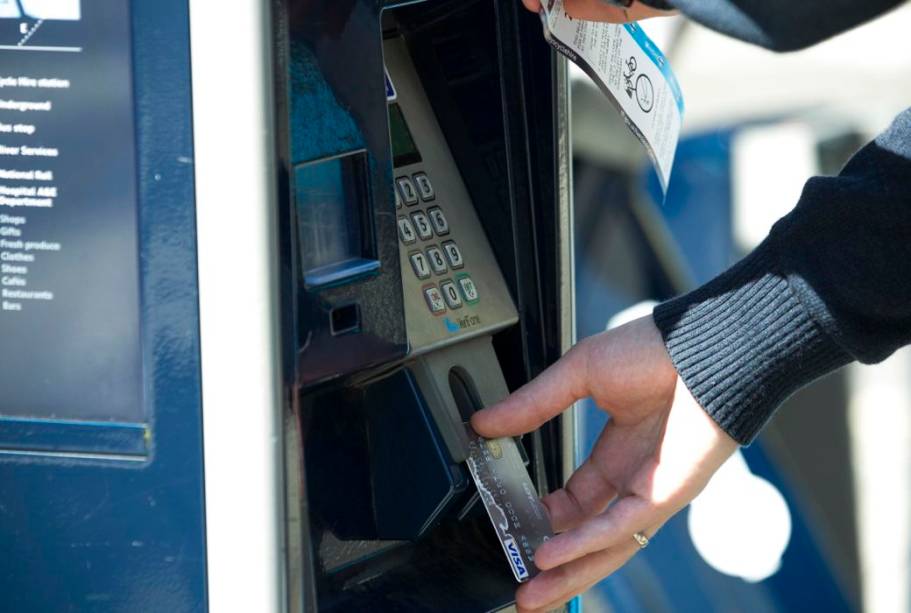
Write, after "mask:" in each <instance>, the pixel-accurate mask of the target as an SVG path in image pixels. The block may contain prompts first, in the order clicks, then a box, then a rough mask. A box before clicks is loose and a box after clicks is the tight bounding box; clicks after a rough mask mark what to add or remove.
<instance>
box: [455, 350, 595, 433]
mask: <svg viewBox="0 0 911 613" xmlns="http://www.w3.org/2000/svg"><path fill="white" fill-rule="evenodd" d="M588 347H589V344H588V343H586V342H584V341H583V342H581V343H579V344H578V345H576V346H575V347H573V348H572V349H571V350H569V351H568V352H567V353H566V355H564V356H563V357H562V358H560V359H559V360H558V361H557V362H555V363H554V364H553V365H552V366H550V368H548V369H547V370H545V371H544V372H542V373H541V374H540V375H538V377H537V378H535V379H534V380H533V381H530V382H529V383H527V384H526V385H524V386H522V387H521V388H519V389H518V390H516V392H514V393H513V394H512V395H510V396H509V397H508V398H506V399H505V400H503V401H502V402H499V403H497V404H495V405H493V406H491V407H489V408H487V409H483V410H481V411H478V412H477V413H475V414H474V415H472V417H471V426H472V427H473V428H474V430H475V432H477V433H478V434H480V435H481V436H485V437H487V438H497V437H501V436H518V435H520V434H525V433H526V432H531V431H532V430H536V429H537V428H539V427H540V426H541V425H542V424H544V423H545V422H546V421H548V420H550V419H551V418H552V417H554V416H556V415H559V414H560V413H562V412H563V411H564V410H565V409H566V408H567V407H568V406H569V405H571V404H572V403H574V402H575V401H577V400H579V399H581V398H585V397H586V396H588V395H589V385H588V355H589V350H588Z"/></svg>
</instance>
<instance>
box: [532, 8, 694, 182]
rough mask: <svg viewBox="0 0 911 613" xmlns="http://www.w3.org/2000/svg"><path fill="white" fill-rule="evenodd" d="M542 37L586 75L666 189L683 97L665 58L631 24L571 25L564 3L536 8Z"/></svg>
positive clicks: (584, 23) (575, 22)
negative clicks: (643, 151) (638, 144)
mask: <svg viewBox="0 0 911 613" xmlns="http://www.w3.org/2000/svg"><path fill="white" fill-rule="evenodd" d="M540 15H541V21H542V22H543V24H544V37H545V38H546V39H547V42H548V43H550V45H551V46H553V47H554V48H555V49H556V50H557V51H559V52H560V53H562V54H563V55H565V56H566V57H568V58H569V59H570V60H571V61H572V62H573V63H575V64H576V65H577V66H579V68H581V69H582V70H583V71H585V73H586V74H588V76H589V77H591V79H592V80H593V81H594V82H595V83H596V84H597V85H598V87H599V88H600V89H601V91H602V92H604V94H605V95H606V96H607V98H608V99H609V100H610V101H611V102H612V103H613V104H614V106H615V107H616V108H617V110H618V111H619V112H620V114H621V115H622V116H623V119H624V121H625V122H626V125H627V126H629V129H630V130H631V131H632V132H633V134H635V135H636V137H637V138H638V139H639V140H640V141H641V142H642V144H643V146H644V147H645V149H646V151H647V152H648V154H649V157H650V158H651V160H652V163H653V164H654V165H655V170H656V171H657V172H658V178H659V180H660V181H661V186H662V188H663V189H664V190H665V191H667V185H668V182H669V180H670V176H671V169H672V167H673V165H674V153H675V152H676V150H677V141H678V140H679V137H680V129H681V126H682V124H683V112H684V104H683V94H682V92H681V91H680V86H679V84H678V83H677V79H676V77H675V76H674V73H673V72H672V71H671V68H670V65H669V64H668V61H667V58H665V57H664V54H662V53H661V51H660V50H659V49H658V47H657V46H655V44H654V43H653V42H652V41H651V40H650V39H649V38H648V36H646V34H645V32H643V31H642V28H641V27H640V26H639V25H638V24H636V23H624V24H614V23H603V22H593V21H584V20H580V19H574V18H572V17H570V16H569V14H568V13H567V12H566V10H565V9H564V6H563V0H544V2H542V4H541V13H540Z"/></svg>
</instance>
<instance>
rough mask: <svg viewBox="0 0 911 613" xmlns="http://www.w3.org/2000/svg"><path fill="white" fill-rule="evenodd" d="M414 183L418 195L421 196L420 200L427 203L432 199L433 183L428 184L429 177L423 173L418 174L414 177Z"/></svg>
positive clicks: (433, 194)
mask: <svg viewBox="0 0 911 613" xmlns="http://www.w3.org/2000/svg"><path fill="white" fill-rule="evenodd" d="M414 182H415V183H416V184H417V186H418V193H419V194H420V195H421V200H423V201H424V202H428V201H430V200H433V199H434V197H435V196H436V194H435V193H434V191H433V183H431V182H430V177H428V176H427V175H426V174H424V173H423V172H419V173H418V174H416V175H414Z"/></svg>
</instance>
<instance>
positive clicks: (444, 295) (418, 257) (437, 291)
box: [395, 172, 478, 315]
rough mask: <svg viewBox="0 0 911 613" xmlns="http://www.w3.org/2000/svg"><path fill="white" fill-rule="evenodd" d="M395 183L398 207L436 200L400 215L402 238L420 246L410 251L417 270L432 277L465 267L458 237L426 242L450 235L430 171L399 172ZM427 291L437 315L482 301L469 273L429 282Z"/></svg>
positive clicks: (410, 244)
mask: <svg viewBox="0 0 911 613" xmlns="http://www.w3.org/2000/svg"><path fill="white" fill-rule="evenodd" d="M395 183H396V190H395V194H396V208H399V207H401V206H402V203H404V204H405V205H406V206H409V207H416V206H417V205H421V204H423V203H424V202H429V201H434V203H433V206H428V207H427V209H426V210H424V209H421V208H415V209H414V210H413V211H412V212H411V214H410V215H409V214H404V215H402V216H401V217H399V218H398V226H399V240H401V241H402V244H404V245H408V246H412V247H413V248H416V249H420V250H415V251H413V252H411V253H409V255H408V259H409V261H410V262H411V269H412V272H413V274H414V275H415V276H416V277H417V278H418V279H421V280H424V279H429V278H430V277H431V275H432V274H434V275H445V274H446V273H447V272H449V271H450V269H452V270H458V269H462V268H463V267H464V266H465V262H464V260H463V259H462V251H461V250H460V249H459V247H458V245H457V244H456V242H455V241H454V240H447V241H445V242H443V243H441V244H436V245H434V244H423V243H426V242H427V241H431V240H434V239H436V238H438V237H443V236H447V235H449V220H448V219H446V213H444V212H443V206H444V205H441V204H440V203H438V202H435V200H436V192H435V191H434V188H433V183H432V182H431V180H430V177H429V176H427V173H425V172H416V173H414V174H413V175H410V176H409V175H403V176H399V177H396V179H395ZM466 287H468V288H471V291H470V292H469V291H468V290H467V289H466ZM423 292H424V299H425V301H426V302H427V307H428V308H429V309H430V312H431V313H433V314H434V315H439V314H440V313H442V312H445V311H446V307H447V306H448V307H449V309H452V310H455V309H460V308H462V306H463V304H465V303H468V304H475V303H477V302H478V295H477V289H476V288H475V286H474V283H473V282H472V281H471V278H470V277H469V276H468V275H467V274H465V273H462V274H460V275H459V279H458V283H456V282H455V281H453V280H451V279H447V280H445V281H444V282H443V283H441V284H440V285H439V286H436V285H428V286H425V287H424V288H423Z"/></svg>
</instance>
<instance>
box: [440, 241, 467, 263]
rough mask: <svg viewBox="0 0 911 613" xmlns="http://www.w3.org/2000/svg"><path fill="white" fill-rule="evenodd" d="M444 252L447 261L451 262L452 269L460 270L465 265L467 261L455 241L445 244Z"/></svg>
mask: <svg viewBox="0 0 911 613" xmlns="http://www.w3.org/2000/svg"><path fill="white" fill-rule="evenodd" d="M443 251H445V252H446V259H448V260H449V265H450V266H451V267H453V268H457V269H458V268H461V267H462V266H464V265H465V261H464V260H463V259H462V251H461V250H460V249H459V246H458V245H456V244H455V243H454V242H453V241H447V242H445V243H443Z"/></svg>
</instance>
